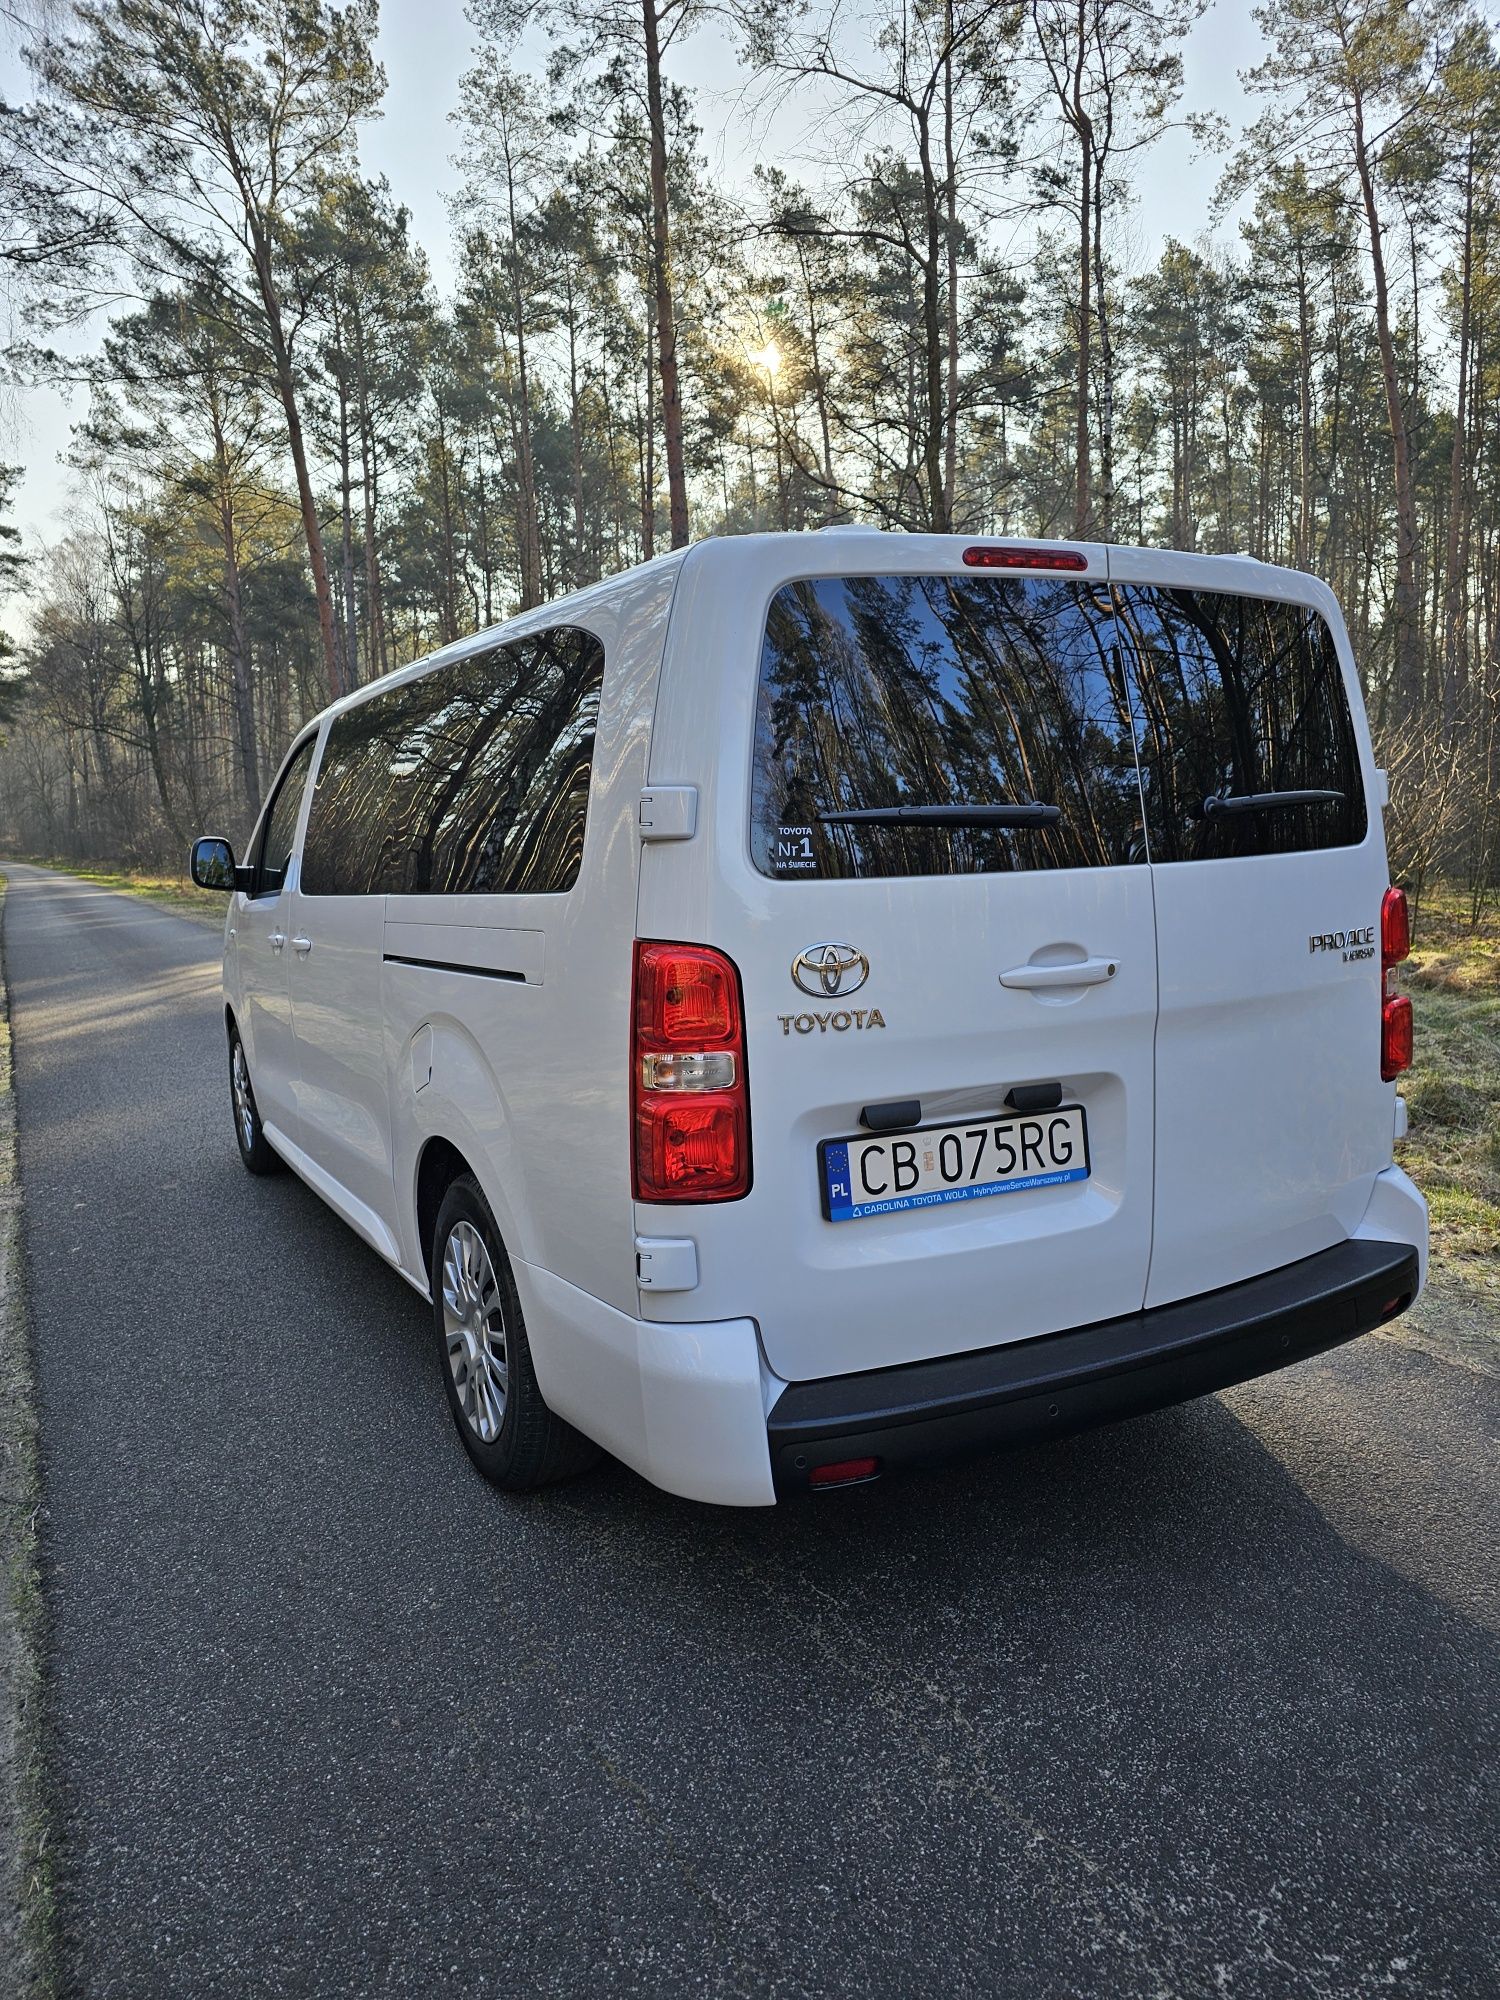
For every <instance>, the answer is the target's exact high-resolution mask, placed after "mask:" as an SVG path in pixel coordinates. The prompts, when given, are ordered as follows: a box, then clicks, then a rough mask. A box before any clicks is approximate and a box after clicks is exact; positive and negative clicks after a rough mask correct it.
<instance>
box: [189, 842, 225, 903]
mask: <svg viewBox="0 0 1500 2000" xmlns="http://www.w3.org/2000/svg"><path fill="white" fill-rule="evenodd" d="M188 873H189V874H190V875H191V876H192V878H193V880H194V881H195V882H196V883H197V885H198V887H199V888H200V889H222V890H223V891H224V892H225V894H226V895H227V894H228V892H229V891H230V890H231V889H233V888H234V886H235V866H234V849H233V848H232V847H231V846H230V845H229V842H228V841H227V840H226V839H225V838H224V836H223V834H221V833H207V834H204V836H203V837H202V839H201V840H195V841H194V842H193V850H192V853H191V855H190V856H189V858H188Z"/></svg>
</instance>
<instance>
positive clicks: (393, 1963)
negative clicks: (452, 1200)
mask: <svg viewBox="0 0 1500 2000" xmlns="http://www.w3.org/2000/svg"><path fill="white" fill-rule="evenodd" d="M7 872H8V873H9V874H10V880H11V888H10V894H9V898H8V902H7V909H6V924H5V940H4V943H5V952H6V959H7V963H8V969H9V976H10V981H11V987H12V993H13V999H14V1019H15V1036H16V1057H17V1088H18V1094H19V1109H20V1120H21V1172H22V1187H23V1193H24V1198H25V1203H26V1237H27V1246H28V1257H29V1264H28V1270H29V1294H30V1302H31V1309H32V1313H33V1316H34V1326H35V1332H36V1339H37V1343H38V1348H39V1369H40V1383H41V1398H42V1426H43V1441H44V1480H45V1500H46V1516H45V1524H46V1550H47V1557H48V1582H49V1590H50V1612H51V1621H52V1624H51V1642H52V1651H53V1657H52V1659H51V1663H50V1670H51V1674H52V1684H53V1689H54V1695H55V1715H56V1745H57V1762H58V1766H59V1769H58V1773H57V1777H58V1785H59V1798H60V1828H59V1831H60V1838H61V1840H62V1843H63V1857H62V1860H63V1867H62V1897H61V1908H62V1918H63V1926H64V1932H65V1948H66V1959H67V1967H68V1972H69V1977H70V1979H71V1981H72V1982H73V1984H74V1985H75V1986H76V1989H77V1990H78V1991H80V1992H82V1993H85V1994H88V1995H132V1996H134V1995H141V1996H151V2000H160V1996H164V1995H178V1994H182V1995H191V1996H194V2000H198V1996H206V1995H225V1996H231V1995H232V1996H235V2000H244V1996H247V1995H263V1994H264V1995H273V1994H277V1995H279V1994H285V1995H295V1996H299V2000H301V1997H302V1996H313V1995H323V1994H348V1995H361V1996H363V1995H375V1994H380V1995H384V1994H403V1995H404V1994H412V1995H417V1994H420V1995H435V1994H463V1995H471V1994H487V1993H488V1994H497V1995H500V1994H503V1995H507V1996H514V1995H526V1996H531V1995H543V1994H548V1995H550V1994H558V1995H585V1994H594V1993H609V1994H611V1995H615V1994H651V1995H682V1994H714V1995H716V1994H746V1995H761V1994H768V1995H769V1994H774V1995H789V1996H790V1995H817V1994H829V1995H832V1994H849V1993H857V1994H859V1995H861V1996H862V2000H869V1997H870V1996H885V1995H890V1996H902V1997H903V2000H904V1996H908V1995H911V1994H913V1993H917V1992H932V1993H941V1994H945V1995H947V1994H976V1995H977V1994H986V1995H988V1994H995V1995H1016V1996H1025V2000H1049V1996H1056V2000H1081V1996H1094V1995H1099V1996H1109V2000H1131V1997H1132V1996H1137V1995H1139V1996H1148V1995H1169V1994H1182V1995H1195V1996H1196V1995H1204V1994H1210V1993H1224V1994H1228V1995H1231V1996H1256V1995H1267V1996H1278V2000H1280V1996H1288V1995H1303V1994H1305V1995H1351V1996H1352V1995H1360V1996H1367V1995H1374V1994H1377V1993H1385V1992H1388V1991H1389V1992H1392V1993H1397V1994H1400V1995H1402V1996H1411V1995H1423V1996H1427V1995H1454V1996H1465V2000H1467V1997H1468V1996H1476V1995H1481V1994H1490V1993H1493V1992H1495V1991H1496V1989H1497V1982H1500V1971H1497V1964H1496V1958H1495V1955H1494V1954H1495V1939H1496V1934H1497V1926H1496V1922H1495V1918H1496V1893H1495V1892H1496V1884H1497V1882H1500V1854H1497V1840H1496V1813H1495V1799H1494V1792H1493V1785H1494V1773H1495V1769H1496V1764H1497V1757H1496V1748H1497V1745H1496V1733H1497V1731H1496V1712H1497V1701H1496V1695H1497V1686H1500V1676H1497V1673H1496V1655H1497V1647H1496V1639H1495V1633H1496V1628H1497V1608H1496V1602H1495V1589H1496V1576H1495V1562H1494V1555H1495V1550H1496V1548H1497V1546H1500V1536H1497V1521H1496V1512H1497V1509H1496V1501H1495V1493H1494V1482H1493V1466H1494V1433H1495V1430H1496V1414H1497V1408H1496V1406H1497V1400H1500V1384H1497V1383H1496V1382H1495V1381H1494V1380H1492V1379H1488V1378H1486V1377H1484V1376H1482V1375H1480V1374H1476V1373H1472V1372H1469V1371H1467V1370H1465V1369H1462V1368H1459V1367H1455V1366H1451V1365H1448V1364H1445V1363H1444V1362H1443V1361H1441V1360H1438V1359H1435V1358H1433V1357H1432V1356H1430V1355H1427V1354H1424V1353H1419V1352H1415V1351H1413V1350H1411V1349H1410V1348H1407V1347H1404V1346H1402V1345H1400V1344H1399V1343H1397V1342H1395V1341H1393V1340H1390V1339H1386V1338H1383V1337H1382V1338H1372V1339H1366V1340H1364V1341H1361V1342H1358V1343H1356V1344H1354V1345H1353V1346H1351V1347H1347V1348H1344V1349H1342V1350H1340V1351H1339V1352H1337V1353H1335V1354H1333V1355H1332V1356H1329V1357H1327V1358H1325V1359H1322V1360H1316V1361H1311V1362H1308V1363H1305V1364H1304V1365H1302V1366H1300V1367H1298V1368H1296V1369H1294V1370H1291V1371H1289V1372H1288V1373H1286V1374H1284V1375H1281V1376H1277V1377H1273V1378H1270V1379H1268V1380H1266V1381H1263V1382H1261V1383H1258V1384H1255V1385H1252V1386H1249V1387H1246V1388H1243V1389H1240V1390H1237V1391H1235V1392H1233V1393H1232V1394H1230V1395H1227V1396H1225V1397H1222V1398H1217V1399H1211V1400H1208V1401H1205V1402H1202V1403H1199V1404H1196V1405H1193V1406H1191V1407H1188V1408H1185V1409H1181V1410H1177V1411H1170V1412H1166V1413H1163V1414H1161V1415H1158V1416H1153V1417H1149V1418H1144V1419H1141V1420H1138V1421H1136V1422H1134V1423H1131V1424H1129V1425H1126V1426H1122V1427H1119V1428H1116V1429H1112V1430H1106V1431H1100V1432H1095V1433H1093V1434H1091V1435H1089V1436H1086V1437H1083V1438H1079V1439H1076V1440H1073V1441H1072V1442H1069V1443H1066V1444H1063V1445H1061V1446H1053V1447H1050V1448H1047V1449H1038V1450H1032V1451H1028V1452H1025V1453H1021V1454H1017V1455H1014V1456H1011V1457H1008V1458H1003V1459H999V1460H994V1461H991V1462H989V1463H986V1464H983V1465H980V1466H977V1467H970V1468H966V1469H963V1470H958V1471H953V1472H950V1473H945V1474H941V1475H933V1476H929V1477H925V1478H921V1479H913V1480H911V1481H909V1482H908V1483H906V1484H891V1485H889V1486H879V1485H877V1486H874V1487H871V1488H867V1489H859V1490H856V1491H853V1492H851V1493H848V1494H844V1495H831V1496H828V1497H826V1498H824V1499H821V1500H816V1501H808V1502H804V1503H801V1504H798V1505H794V1506H788V1507H786V1508H784V1509H780V1510H776V1511H774V1512H760V1511H756V1512H749V1513H730V1512H717V1511H715V1510H712V1509H708V1508H703V1507H698V1506H694V1505H691V1504H689V1503H686V1502H681V1501H676V1500H672V1499H669V1498H667V1497H665V1496H664V1495H661V1494H659V1493H656V1492H654V1491H653V1490H652V1489H651V1488H649V1487H647V1486H646V1485H644V1484H643V1483H642V1482H641V1481H639V1480H638V1479H636V1478H635V1477H634V1476H633V1475H631V1474H629V1473H627V1472H625V1471H623V1470H622V1469H620V1468H618V1467H615V1466H607V1467H606V1468H605V1469H603V1470H602V1471H601V1472H598V1473H596V1474H594V1475H592V1476H590V1477H588V1478H587V1479H585V1480H583V1481H581V1482H580V1483H577V1484H575V1485H572V1486H569V1487H567V1488H564V1489H561V1490H556V1491H553V1492H551V1493H549V1494H546V1495H543V1496H539V1497H536V1498H531V1499H509V1498H505V1497H503V1496H501V1495H498V1494H496V1493H493V1492H491V1491H490V1490H489V1489H488V1488H487V1487H485V1486H484V1485H483V1483H482V1482H481V1481H480V1480H479V1479H478V1477H477V1476H476V1475H475V1474H474V1473H473V1472H472V1471H471V1469H470V1467H469V1464H468V1461H467V1460H466V1459H465V1457H464V1454H463V1452H462V1450H461V1448H460V1446H459V1444H458V1441H457V1439H456V1437H455V1436H454V1434H453V1431H452V1428H451V1426H450V1423H449V1419H448V1415H447V1412H446V1410H445V1408H444V1405H443V1399H442V1395H441V1393H440V1389H439V1380H438V1374H437V1366H438V1358H437V1354H436V1351H435V1347H434V1343H433V1340H432V1336H431V1331H430V1323H429V1320H428V1316H427V1312H426V1310H425V1308H424V1307H423V1306H422V1304H421V1302H420V1301H419V1300H418V1299H417V1297H416V1296H415V1294H413V1293H412V1292H411V1291H409V1290H408V1288H407V1287H406V1286H405V1285H403V1284H402V1283H401V1281H400V1280H399V1279H397V1278H396V1277H395V1276H394V1275H393V1274H392V1273H391V1272H390V1271H388V1270H387V1269H386V1268H385V1266H384V1265H382V1264H381V1263H380V1261H379V1260H378V1259H377V1258H376V1257H375V1255H374V1254H373V1253H372V1252H371V1251H369V1250H366V1249H365V1248H364V1247H363V1246H362V1245H361V1244H360V1243H359V1242H358V1241H357V1240H356V1239H355V1238H354V1237H353V1236H352V1235H351V1234H350V1233H349V1232H348V1231H347V1230H346V1229H345V1228H344V1227H343V1226H342V1225H341V1224H340V1223H339V1222H337V1221H336V1220H335V1219H334V1217H333V1216H332V1215H331V1214H330V1213H329V1212H328V1211H327V1210H326V1209H325V1208H323V1207H322V1205H321V1204H320V1203H319V1201H318V1200H317V1198H316V1197H315V1196H314V1195H313V1194H312V1193H310V1192H309V1191H308V1190H307V1189H305V1188H304V1187H302V1186H301V1185H300V1183H298V1182H297V1181H296V1180H295V1179H294V1178H292V1177H291V1176H290V1175H286V1176H282V1177H279V1178H276V1179H272V1180H261V1181H255V1180H252V1179H251V1178H250V1177H249V1176H248V1175H246V1174H245V1173H244V1172H243V1170H242V1169H241V1166H240V1163H239V1160H238V1157H237V1155H236V1153H235V1148H234V1142H233V1137H232V1134H231V1128H230V1115H229V1094H228V1081H227V1075H226V1062H225V1048H224V1033H223V1028H222V1025H221V1017H220V1011H219V1001H218V970H217V968H218V949H219V948H218V940H217V937H216V935H215V934H213V933H211V932H209V931H207V930H205V929H204V928H202V927H201V926H196V925H194V924H193V923H191V922H190V921H188V920H186V919H183V918H179V917H176V916H172V915H168V914H165V913H163V912H161V911H158V910H155V909H153V908H152V907H151V906H150V905H148V904H145V903H142V902H139V901H136V900H133V899H131V898H128V897H125V896H121V895H114V894H109V893H106V892H102V891H99V890H95V889H92V888H90V887H88V886H87V885H84V884H81V883H78V882H75V881H71V880H68V879H66V878H63V877H59V876H56V875H49V874H46V873H43V872H41V871H38V870H34V869H30V868H23V867H20V866H14V867H8V871H7Z"/></svg>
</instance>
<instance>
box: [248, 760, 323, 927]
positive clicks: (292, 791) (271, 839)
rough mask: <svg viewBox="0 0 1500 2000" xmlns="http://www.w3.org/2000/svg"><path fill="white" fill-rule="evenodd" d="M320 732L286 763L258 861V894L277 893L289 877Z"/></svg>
mask: <svg viewBox="0 0 1500 2000" xmlns="http://www.w3.org/2000/svg"><path fill="white" fill-rule="evenodd" d="M317 740H318V739H317V737H316V736H309V737H308V739H307V741H306V742H305V743H304V744H303V745H302V746H301V748H300V749H299V750H298V751H297V754H296V756H295V757H293V759H292V761H291V763H290V764H288V765H287V767H286V772H285V775H284V776H283V777H282V780H281V783H280V784H279V785H278V786H277V787H276V792H275V796H274V797H273V798H272V800H271V803H270V805H269V806H267V808H266V817H265V821H264V824H263V826H262V829H261V837H260V846H259V848H258V850H257V853H256V862H255V894H256V895H257V896H274V895H276V894H278V893H279V891H280V890H281V887H282V885H283V884H284V882H285V881H286V865H287V863H288V862H289V861H290V860H291V858H292V838H293V835H294V834H295V833H296V831H297V814H298V812H299V811H300V810H301V807H302V788H303V786H304V785H305V784H306V782H307V767H308V764H309V763H310V762H311V761H312V753H313V745H314V744H315V743H316V742H317Z"/></svg>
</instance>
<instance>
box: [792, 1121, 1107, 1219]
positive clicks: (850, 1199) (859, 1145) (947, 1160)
mask: <svg viewBox="0 0 1500 2000" xmlns="http://www.w3.org/2000/svg"><path fill="white" fill-rule="evenodd" d="M818 1170H819V1179H820V1181H821V1183H822V1192H823V1213H824V1215H825V1216H826V1217H827V1219H828V1221H830V1222H857V1221H859V1220H860V1219H861V1218H862V1217H864V1216H867V1215H896V1214H899V1213H900V1212H901V1211H903V1210H905V1209H910V1208H937V1207H940V1206H941V1205H942V1204H943V1203H944V1202H949V1201H973V1200H974V1199H975V1197H976V1196H978V1195H985V1194H1020V1193H1022V1192H1024V1191H1025V1190H1027V1189H1029V1188H1047V1187H1061V1186H1062V1185H1063V1183H1064V1182H1065V1181H1084V1180H1087V1179H1088V1177H1089V1133H1088V1121H1087V1119H1086V1118H1085V1117H1084V1113H1083V1106H1082V1105H1081V1104H1065V1105H1061V1106H1060V1107H1059V1108H1058V1109H1057V1110H1056V1111H1041V1112H1026V1113H1022V1112H1019V1111H1018V1112H1016V1113H1014V1114H1011V1113H1007V1114H1006V1115H1005V1116H1004V1117H1002V1118H969V1119H966V1120H965V1121H964V1122H963V1123H962V1124H961V1125H923V1126H919V1127H918V1128H917V1129H916V1130H915V1131H913V1132H882V1133H874V1134H872V1135H871V1136H870V1137H868V1138H865V1137H860V1138H857V1139H824V1140H823V1141H822V1143H821V1144H820V1145H819V1147H818Z"/></svg>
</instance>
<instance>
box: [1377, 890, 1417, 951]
mask: <svg viewBox="0 0 1500 2000" xmlns="http://www.w3.org/2000/svg"><path fill="white" fill-rule="evenodd" d="M1380 956H1381V958H1382V959H1383V960H1384V961H1385V964H1386V967H1387V969H1389V968H1390V967H1391V966H1393V965H1399V964H1400V963H1401V961H1402V959H1403V958H1410V957H1411V915H1410V913H1409V911H1408V910H1407V907H1406V891H1405V890H1404V889H1387V890H1386V892H1385V895H1384V896H1383V897H1382V898H1381V903H1380Z"/></svg>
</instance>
